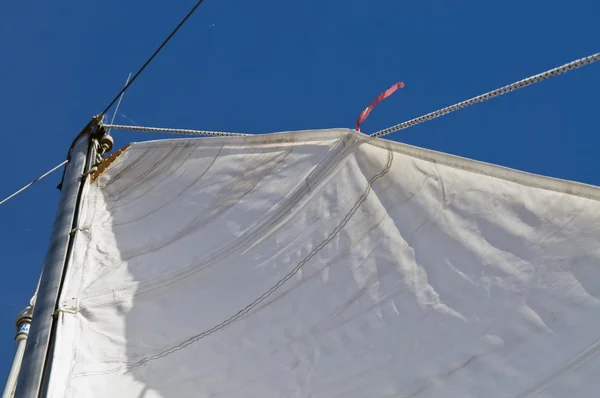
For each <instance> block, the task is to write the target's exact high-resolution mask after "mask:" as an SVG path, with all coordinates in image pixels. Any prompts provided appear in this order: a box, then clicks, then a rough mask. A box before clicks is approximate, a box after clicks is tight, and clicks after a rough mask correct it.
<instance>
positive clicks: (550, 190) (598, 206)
mask: <svg viewBox="0 0 600 398" xmlns="http://www.w3.org/2000/svg"><path fill="white" fill-rule="evenodd" d="M111 162H112V163H111ZM109 163H110V164H109V165H108V167H107V168H106V170H101V171H102V172H101V174H100V176H99V177H98V179H97V180H95V181H94V182H93V183H92V184H89V185H87V187H86V190H85V192H84V200H83V205H82V209H81V215H80V217H81V222H80V225H82V227H81V228H79V229H78V230H77V231H76V232H75V234H76V238H75V239H76V241H75V250H74V254H73V258H72V259H71V261H70V265H69V267H70V271H69V274H68V276H67V278H66V280H65V283H64V288H63V291H62V295H61V299H60V306H61V309H60V312H59V322H58V331H57V337H56V349H55V350H54V358H53V365H52V373H51V378H50V396H51V397H60V398H63V397H110V398H114V397H144V398H153V397H226V398H228V397H261V398H264V397H292V396H293V397H338V396H344V397H429V398H433V397H440V398H441V397H444V398H445V397H530V396H539V397H566V396H568V397H591V396H595V395H596V394H597V391H598V389H599V388H600V378H599V377H598V376H597V375H598V374H599V372H600V358H599V356H598V355H599V354H600V340H599V339H600V331H599V326H600V249H599V247H600V201H599V199H600V189H598V188H595V187H590V186H585V185H582V184H576V183H572V182H567V181H561V180H554V179H549V178H544V177H539V176H534V175H531V174H526V173H521V172H517V171H513V170H508V169H505V168H500V167H497V166H492V165H488V164H483V163H479V162H474V161H471V160H466V159H462V158H457V157H453V156H449V155H445V154H440V153H436V152H432V151H427V150H422V149H418V148H414V147H410V146H407V145H403V144H398V143H392V142H387V141H383V140H377V139H371V138H368V137H366V136H364V135H361V134H358V133H356V132H354V131H350V130H326V131H311V132H306V131H305V132H294V133H281V134H271V135H260V136H252V137H233V138H231V137H226V138H209V139H183V140H165V141H153V142H146V143H135V144H132V145H131V146H130V147H128V148H127V149H126V150H124V151H123V153H122V154H121V155H120V156H118V157H116V158H115V159H112V160H111V161H109Z"/></svg>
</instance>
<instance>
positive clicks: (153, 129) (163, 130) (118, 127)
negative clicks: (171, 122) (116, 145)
mask: <svg viewBox="0 0 600 398" xmlns="http://www.w3.org/2000/svg"><path fill="white" fill-rule="evenodd" d="M103 127H104V128H106V129H113V130H131V131H145V132H147V133H171V134H186V135H205V136H211V137H215V136H216V137H232V136H248V135H251V134H242V133H226V132H223V131H203V130H185V129H169V128H162V127H142V126H123V125H118V124H104V125H103Z"/></svg>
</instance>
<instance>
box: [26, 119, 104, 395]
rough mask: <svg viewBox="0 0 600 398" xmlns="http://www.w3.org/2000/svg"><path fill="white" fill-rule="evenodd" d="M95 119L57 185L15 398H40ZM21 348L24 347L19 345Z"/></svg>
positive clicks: (92, 150)
mask: <svg viewBox="0 0 600 398" xmlns="http://www.w3.org/2000/svg"><path fill="white" fill-rule="evenodd" d="M100 121H101V117H100V116H97V117H94V118H93V119H92V121H90V123H89V124H88V125H87V126H86V127H85V128H84V129H83V130H82V132H81V133H80V134H79V135H78V136H77V138H76V139H75V141H74V142H73V144H72V145H71V148H70V150H69V156H68V159H69V162H68V163H67V165H66V167H65V172H64V175H63V180H62V183H61V185H60V190H61V193H60V198H59V203H58V208H57V211H56V218H55V221H54V226H53V228H52V234H51V236H50V244H49V246H48V251H47V253H46V258H45V261H44V266H43V272H42V275H41V279H40V284H39V291H38V293H37V299H36V303H35V307H34V308H32V310H33V316H32V321H31V329H30V332H29V338H28V342H29V344H26V345H25V347H24V355H23V361H22V365H21V369H20V372H19V376H18V383H17V386H16V391H15V395H14V396H15V397H21V398H25V397H26V398H37V397H39V396H44V395H45V394H44V391H45V389H46V388H47V386H46V384H47V382H48V380H47V375H49V371H50V368H51V366H52V350H53V335H54V333H55V330H56V324H55V312H56V309H57V303H58V298H59V295H60V291H61V287H62V283H63V278H64V275H65V271H66V270H67V266H68V262H69V259H70V257H71V250H72V243H73V242H72V233H71V231H72V230H73V229H74V228H77V226H78V213H79V206H80V204H81V193H82V188H83V185H84V184H83V182H84V181H85V176H86V172H87V171H88V170H89V169H90V168H91V166H92V165H93V164H94V163H95V162H96V156H97V155H96V149H97V148H98V143H97V142H98V141H97V135H98V132H99V131H100V130H101V129H100V128H99V122H100ZM23 344H24V343H23Z"/></svg>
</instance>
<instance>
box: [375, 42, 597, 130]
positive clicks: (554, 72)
mask: <svg viewBox="0 0 600 398" xmlns="http://www.w3.org/2000/svg"><path fill="white" fill-rule="evenodd" d="M598 60H600V53H596V54H594V55H590V56H588V57H585V58H581V59H578V60H575V61H572V62H569V63H568V64H565V65H562V66H559V67H557V68H554V69H550V70H548V71H546V72H543V73H540V74H538V75H535V76H531V77H528V78H526V79H523V80H520V81H518V82H515V83H512V84H509V85H507V86H504V87H501V88H498V89H496V90H493V91H490V92H487V93H485V94H482V95H479V96H477V97H473V98H471V99H468V100H466V101H463V102H459V103H458V104H454V105H451V106H448V107H446V108H442V109H440V110H437V111H435V112H431V113H428V114H426V115H423V116H419V117H417V118H415V119H412V120H409V121H406V122H403V123H400V124H397V125H395V126H392V127H388V128H386V129H383V130H380V131H378V132H376V133H373V134H371V137H383V136H384V135H388V134H392V133H395V132H396V131H400V130H404V129H406V128H409V127H412V126H414V125H417V124H420V123H423V122H426V121H429V120H432V119H436V118H438V117H440V116H444V115H446V114H448V113H450V112H454V111H457V110H459V109H463V108H466V107H468V106H471V105H473V104H476V103H478V102H483V101H487V100H489V99H492V98H495V97H499V96H501V95H503V94H506V93H510V92H511V91H515V90H518V89H520V88H523V87H527V86H529V85H531V84H534V83H538V82H541V81H542V80H546V79H549V78H551V77H555V76H558V75H562V74H563V73H566V72H569V71H572V70H574V69H578V68H581V67H582V66H585V65H589V64H591V63H594V62H596V61H598Z"/></svg>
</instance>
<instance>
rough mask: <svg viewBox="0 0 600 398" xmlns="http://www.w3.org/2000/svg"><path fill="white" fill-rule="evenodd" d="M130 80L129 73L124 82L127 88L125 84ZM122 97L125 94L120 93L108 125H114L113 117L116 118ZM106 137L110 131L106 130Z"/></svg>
mask: <svg viewBox="0 0 600 398" xmlns="http://www.w3.org/2000/svg"><path fill="white" fill-rule="evenodd" d="M130 79H131V73H130V74H129V76H127V81H126V82H125V86H127V83H129V80H130ZM124 95H125V93H121V96H120V97H119V102H117V107H116V108H115V111H114V112H113V115H112V120H111V121H110V124H114V123H115V117H116V116H117V112H119V107H120V106H121V101H122V100H123V96H124ZM106 135H110V129H108V130H106Z"/></svg>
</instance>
